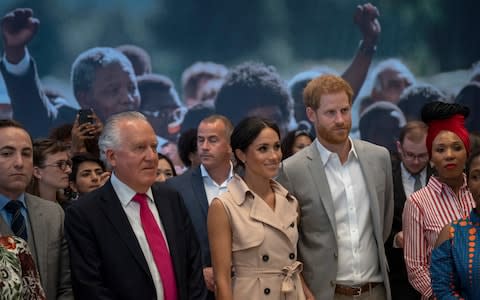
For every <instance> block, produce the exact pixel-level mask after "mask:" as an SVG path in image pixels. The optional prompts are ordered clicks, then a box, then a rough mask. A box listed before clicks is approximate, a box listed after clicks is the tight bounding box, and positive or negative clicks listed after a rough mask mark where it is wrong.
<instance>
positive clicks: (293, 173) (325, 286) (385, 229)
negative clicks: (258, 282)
mask: <svg viewBox="0 0 480 300" xmlns="http://www.w3.org/2000/svg"><path fill="white" fill-rule="evenodd" d="M353 143H354V147H355V150H356V152H357V154H358V157H359V160H360V166H361V169H362V172H363V175H364V178H365V181H366V184H367V190H368V193H369V195H370V200H371V202H370V210H371V216H372V219H371V222H372V224H373V231H374V235H375V240H376V242H377V249H378V254H379V258H378V259H379V264H380V269H381V271H382V275H383V280H384V284H385V287H386V289H387V295H388V299H389V300H390V299H391V296H390V285H389V281H388V266H387V259H386V257H385V248H384V242H385V241H386V240H387V238H388V235H389V234H390V230H391V227H392V219H393V184H392V168H391V163H390V156H389V153H388V151H387V149H385V148H383V147H379V146H376V145H373V144H371V143H368V142H364V141H359V140H355V141H353ZM277 180H278V181H279V182H280V183H281V184H282V185H283V186H284V187H285V188H287V190H288V191H289V192H290V193H292V194H293V195H294V196H295V197H296V198H297V199H298V202H299V204H300V208H301V219H300V226H299V242H298V256H299V260H300V261H302V262H303V263H304V271H303V276H304V278H305V281H306V282H307V284H308V286H309V288H310V289H311V290H312V292H313V293H314V295H315V298H316V299H317V300H327V299H328V300H331V299H333V297H334V293H335V279H336V275H337V264H338V246H337V239H336V222H335V211H334V206H333V200H332V196H331V192H330V188H329V186H328V181H327V177H326V174H325V171H324V168H323V163H322V161H321V157H320V153H319V152H318V149H317V146H316V143H312V144H311V145H310V146H309V147H306V148H305V149H303V150H302V151H300V152H299V153H297V154H295V155H294V156H292V157H290V158H288V159H286V160H285V161H284V162H283V164H282V167H281V170H280V174H279V177H278V179H277Z"/></svg>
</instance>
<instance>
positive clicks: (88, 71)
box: [71, 47, 135, 95]
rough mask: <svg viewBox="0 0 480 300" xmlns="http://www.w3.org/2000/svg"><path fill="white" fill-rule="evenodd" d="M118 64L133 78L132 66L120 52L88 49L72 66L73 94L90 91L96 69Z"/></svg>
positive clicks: (101, 48) (111, 49)
mask: <svg viewBox="0 0 480 300" xmlns="http://www.w3.org/2000/svg"><path fill="white" fill-rule="evenodd" d="M112 64H119V65H121V66H122V67H123V68H126V70H127V71H128V72H129V73H131V74H132V76H134V74H135V72H134V71H133V67H132V64H131V63H130V61H129V60H128V58H127V57H126V56H125V55H124V54H123V53H121V52H120V51H118V50H116V49H113V48H109V47H95V48H90V49H88V50H86V51H84V52H82V53H80V55H78V57H77V58H76V59H75V61H74V62H73V65H72V73H71V81H72V86H73V94H74V95H77V92H80V91H90V90H91V88H92V85H93V82H94V80H95V72H96V70H97V69H98V68H104V67H107V66H109V65H112Z"/></svg>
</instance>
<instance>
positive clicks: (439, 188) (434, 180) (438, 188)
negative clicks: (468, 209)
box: [428, 174, 468, 195]
mask: <svg viewBox="0 0 480 300" xmlns="http://www.w3.org/2000/svg"><path fill="white" fill-rule="evenodd" d="M428 186H430V187H431V188H432V190H434V191H435V193H437V194H438V195H440V194H442V192H443V191H444V190H446V189H450V190H451V188H450V187H449V186H448V185H447V184H445V183H443V182H441V181H440V180H438V177H436V176H431V177H430V179H429V180H428ZM467 188H468V187H467V176H466V175H465V174H463V184H462V186H461V187H460V190H464V189H467Z"/></svg>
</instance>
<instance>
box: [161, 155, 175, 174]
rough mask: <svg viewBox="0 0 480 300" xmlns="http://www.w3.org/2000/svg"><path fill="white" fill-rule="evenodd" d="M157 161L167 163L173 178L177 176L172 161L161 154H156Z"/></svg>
mask: <svg viewBox="0 0 480 300" xmlns="http://www.w3.org/2000/svg"><path fill="white" fill-rule="evenodd" d="M158 159H159V160H160V159H164V160H166V161H167V162H168V164H169V165H170V168H172V173H173V176H177V171H176V170H175V165H174V164H173V162H172V160H171V159H170V158H169V157H168V156H166V155H164V154H162V153H158Z"/></svg>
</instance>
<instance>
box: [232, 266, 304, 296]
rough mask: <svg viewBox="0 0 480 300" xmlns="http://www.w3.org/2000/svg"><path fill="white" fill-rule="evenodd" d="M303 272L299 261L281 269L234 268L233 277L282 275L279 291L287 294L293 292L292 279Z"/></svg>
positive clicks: (293, 284) (293, 283)
mask: <svg viewBox="0 0 480 300" xmlns="http://www.w3.org/2000/svg"><path fill="white" fill-rule="evenodd" d="M302 270H303V264H302V263H301V262H299V261H296V262H294V263H292V264H291V265H289V266H285V267H283V268H282V269H268V268H250V267H238V266H236V267H235V277H251V276H258V277H271V276H272V275H283V276H284V277H283V280H282V287H281V291H282V292H283V293H288V292H291V291H293V290H294V288H295V282H294V281H293V277H294V276H295V275H297V274H299V273H300V272H302Z"/></svg>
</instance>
